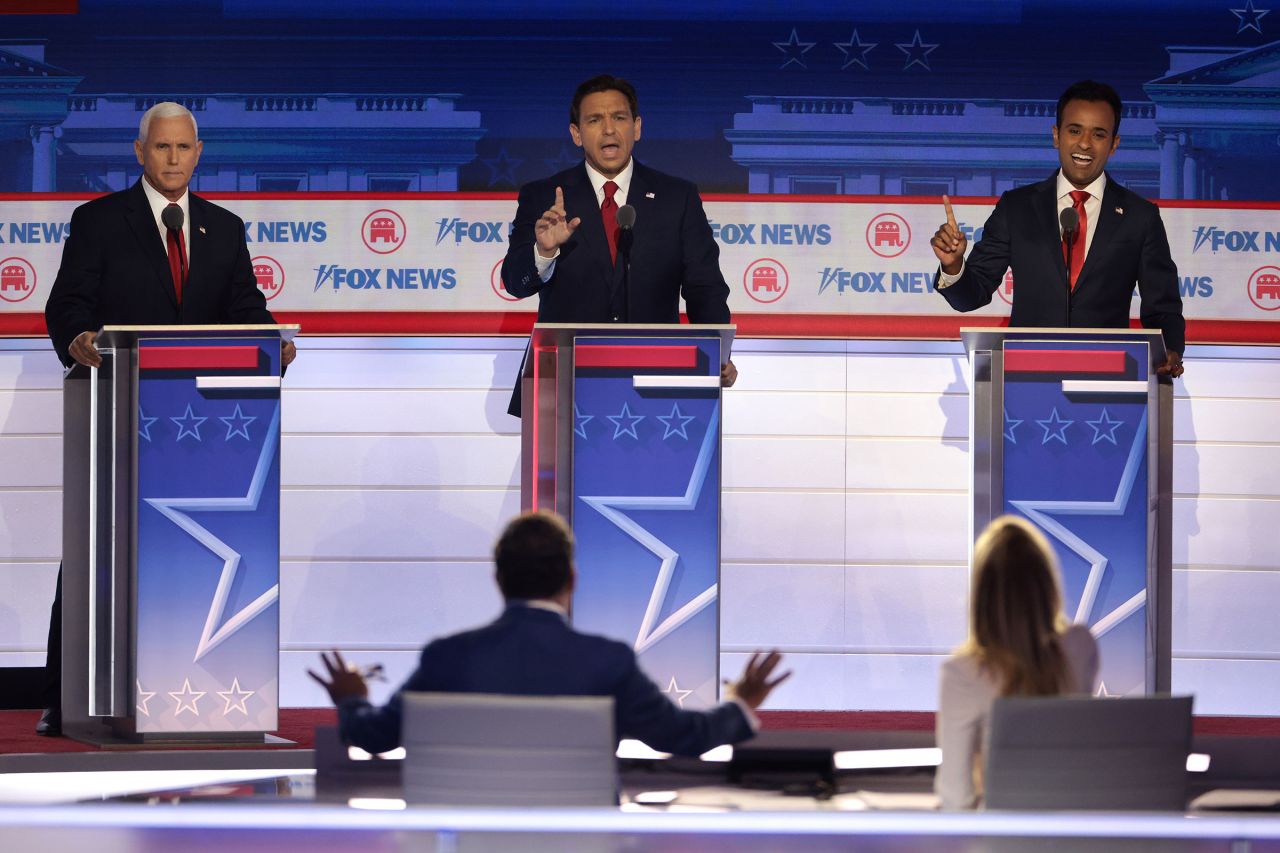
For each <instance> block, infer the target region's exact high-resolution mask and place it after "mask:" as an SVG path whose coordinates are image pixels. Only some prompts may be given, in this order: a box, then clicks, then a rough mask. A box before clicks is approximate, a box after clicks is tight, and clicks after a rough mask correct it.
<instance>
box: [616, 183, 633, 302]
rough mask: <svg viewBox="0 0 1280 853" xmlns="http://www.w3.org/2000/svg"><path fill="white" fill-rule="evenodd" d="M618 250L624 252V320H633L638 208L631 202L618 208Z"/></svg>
mask: <svg viewBox="0 0 1280 853" xmlns="http://www.w3.org/2000/svg"><path fill="white" fill-rule="evenodd" d="M617 217H618V251H619V252H620V253H621V254H622V299H623V306H624V311H625V315H624V317H623V321H624V322H627V323H630V322H631V241H632V240H634V239H635V232H634V231H633V230H632V229H633V228H634V227H635V224H636V209H635V208H634V207H632V206H631V205H629V204H624V205H623V206H622V207H620V208H618V213H617Z"/></svg>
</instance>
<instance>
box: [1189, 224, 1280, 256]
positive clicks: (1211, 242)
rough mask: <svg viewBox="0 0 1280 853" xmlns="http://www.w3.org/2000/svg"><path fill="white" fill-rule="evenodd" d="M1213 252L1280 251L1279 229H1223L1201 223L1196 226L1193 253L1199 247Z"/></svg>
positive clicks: (1198, 249)
mask: <svg viewBox="0 0 1280 853" xmlns="http://www.w3.org/2000/svg"><path fill="white" fill-rule="evenodd" d="M1202 247H1203V248H1208V249H1209V251H1211V252H1213V253H1215V254H1216V253H1218V252H1222V251H1226V252H1280V231H1224V230H1223V229H1221V228H1219V227H1218V226H1217V225H1201V226H1199V227H1198V228H1196V241H1195V243H1194V244H1193V245H1192V247H1191V251H1192V252H1193V253H1195V252H1198V251H1200V249H1201V248H1202Z"/></svg>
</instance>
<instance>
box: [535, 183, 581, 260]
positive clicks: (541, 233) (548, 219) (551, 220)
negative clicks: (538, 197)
mask: <svg viewBox="0 0 1280 853" xmlns="http://www.w3.org/2000/svg"><path fill="white" fill-rule="evenodd" d="M581 222H582V217H580V216H575V217H574V218H573V219H570V218H569V214H567V213H565V209H564V190H562V189H561V188H560V187H556V200H555V203H554V204H552V205H551V207H550V208H549V209H548V210H547V212H546V213H544V214H542V218H541V219H539V220H538V221H537V222H535V223H534V225H533V236H534V238H535V239H536V240H537V241H538V253H539V254H541V255H542V256H543V257H544V258H550V257H552V256H554V255H555V253H556V252H557V251H558V250H559V249H560V247H561V246H563V245H564V244H565V242H567V241H568V239H569V238H570V237H572V236H573V232H574V231H576V230H577V228H578V225H579V224H580V223H581Z"/></svg>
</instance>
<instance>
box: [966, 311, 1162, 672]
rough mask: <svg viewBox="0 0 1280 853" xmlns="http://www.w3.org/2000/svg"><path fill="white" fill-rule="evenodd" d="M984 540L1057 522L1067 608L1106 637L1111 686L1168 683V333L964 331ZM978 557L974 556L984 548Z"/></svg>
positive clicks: (1047, 530) (1050, 530)
mask: <svg viewBox="0 0 1280 853" xmlns="http://www.w3.org/2000/svg"><path fill="white" fill-rule="evenodd" d="M960 336H961V339H962V340H963V341H964V345H965V349H966V350H967V352H968V354H969V365H970V371H971V374H970V409H969V414H970V420H969V435H970V438H971V442H972V443H971V447H970V455H971V460H972V465H973V470H972V482H971V495H972V506H971V522H972V525H971V530H972V534H973V535H972V537H971V538H970V543H971V545H970V557H971V558H972V541H973V538H976V536H977V535H978V533H980V532H981V531H982V529H983V528H984V527H986V525H987V524H988V523H989V522H990V521H991V520H992V519H994V518H995V517H997V516H999V515H1001V514H1004V513H1012V514H1014V515H1020V516H1023V517H1024V518H1027V519H1028V520H1030V521H1031V522H1032V523H1034V524H1035V525H1036V526H1037V527H1039V528H1040V530H1041V531H1043V532H1044V534H1045V536H1046V537H1047V538H1048V540H1049V542H1050V543H1052V545H1053V547H1054V549H1055V551H1056V552H1057V556H1058V561H1059V565H1060V567H1061V570H1062V582H1063V593H1064V601H1063V604H1064V608H1065V610H1066V614H1067V618H1068V619H1070V620H1071V621H1073V622H1080V623H1083V624H1086V625H1088V626H1089V628H1090V630H1091V631H1092V632H1093V634H1094V636H1095V637H1096V638H1097V640H1098V646H1099V652H1100V658H1101V665H1102V666H1101V672H1100V680H1101V690H1100V692H1105V694H1106V695H1141V694H1149V693H1168V692H1169V687H1170V665H1171V664H1170V658H1171V642H1172V640H1171V597H1172V593H1171V587H1172V572H1171V562H1172V560H1171V549H1172V500H1171V496H1172V478H1173V465H1172V459H1173V384H1172V381H1171V380H1169V379H1168V378H1167V377H1160V376H1158V375H1157V374H1156V372H1155V366H1156V365H1158V364H1160V363H1161V362H1163V361H1164V358H1165V350H1164V342H1163V340H1162V338H1161V335H1160V332H1159V331H1153V330H1128V329H1032V328H1017V329H1012V328H976V329H962V330H961V332H960ZM970 564H971V565H972V559H970Z"/></svg>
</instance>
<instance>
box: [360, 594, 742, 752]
mask: <svg viewBox="0 0 1280 853" xmlns="http://www.w3.org/2000/svg"><path fill="white" fill-rule="evenodd" d="M406 690H411V691H415V692H418V691H423V692H427V691H430V692H445V693H503V694H508V695H515V696H612V697H613V712H614V732H615V734H616V735H617V737H619V738H637V739H639V740H642V741H644V742H645V743H646V744H648V745H649V746H651V747H652V748H654V749H657V750H661V751H663V752H673V753H677V754H679V755H699V754H701V753H703V752H706V751H707V750H708V749H711V748H712V747H715V746H719V745H720V744H724V743H736V742H738V741H740V740H745V739H746V738H749V737H751V734H752V731H751V726H750V724H749V723H748V722H747V719H746V716H745V715H744V714H743V712H742V709H741V708H739V707H738V706H737V705H736V704H735V703H733V702H725V703H723V704H721V705H718V706H716V707H715V708H712V709H710V710H707V711H685V710H682V709H680V708H678V707H677V706H676V705H675V703H673V702H672V701H671V700H670V699H668V698H667V696H666V695H664V694H663V693H662V692H661V691H660V690H658V688H657V686H656V685H655V684H654V683H653V682H652V681H651V680H649V678H648V676H646V675H645V674H644V673H643V672H641V671H640V667H639V665H638V663H637V662H636V656H635V653H634V652H633V651H632V650H631V647H630V646H628V645H626V644H625V643H619V642H616V641H614V640H607V639H605V638H604V637H597V636H594V635H591V634H581V633H579V632H577V631H575V630H573V629H572V628H570V627H569V625H568V624H566V623H565V621H564V619H562V618H561V617H560V614H558V613H554V612H552V611H549V610H542V609H539V608H535V607H526V606H524V605H522V604H511V605H509V606H508V607H507V609H506V610H505V611H504V612H503V614H502V615H501V616H500V617H499V618H498V619H497V621H495V622H493V623H491V624H489V625H486V626H484V627H483V628H477V629H475V630H472V631H465V632H463V633H461V634H454V635H453V636H451V637H444V638H442V639H439V640H436V641H434V642H432V643H431V644H429V645H428V646H427V647H426V648H425V649H423V651H422V659H421V661H420V662H419V664H418V669H417V671H415V672H414V673H413V675H411V676H410V677H409V680H408V681H406V682H405V683H404V684H403V685H402V686H401V688H400V691H399V692H397V693H396V695H395V696H394V697H393V698H392V699H391V701H390V702H388V703H387V704H386V705H384V706H382V707H381V708H375V707H373V706H372V705H370V704H369V702H368V701H367V700H365V699H356V698H352V699H347V700H345V701H343V702H342V704H341V705H339V707H338V725H339V729H340V731H341V733H342V737H343V739H344V740H346V741H347V743H351V744H354V745H356V746H358V747H361V748H362V749H366V750H368V751H369V752H386V751H387V750H389V749H394V748H396V747H397V746H399V745H400V721H401V697H400V694H401V693H402V692H404V691H406Z"/></svg>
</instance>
